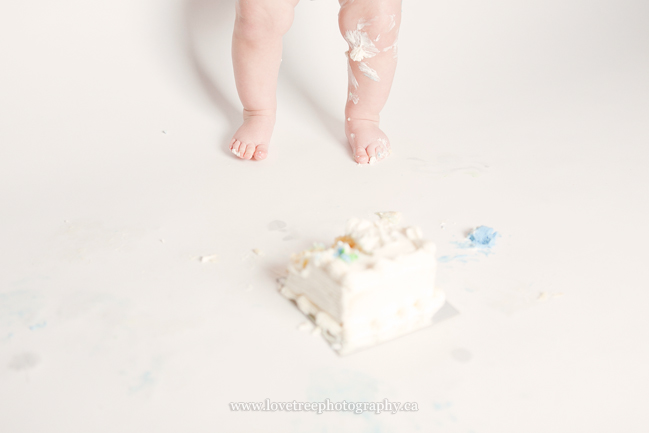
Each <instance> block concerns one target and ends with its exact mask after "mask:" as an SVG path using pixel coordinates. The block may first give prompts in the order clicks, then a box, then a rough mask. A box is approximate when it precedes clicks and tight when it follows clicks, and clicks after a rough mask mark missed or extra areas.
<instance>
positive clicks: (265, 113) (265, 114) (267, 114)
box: [243, 108, 277, 122]
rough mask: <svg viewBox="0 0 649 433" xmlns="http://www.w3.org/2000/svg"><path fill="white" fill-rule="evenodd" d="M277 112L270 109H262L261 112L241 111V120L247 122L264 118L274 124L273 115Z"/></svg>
mask: <svg viewBox="0 0 649 433" xmlns="http://www.w3.org/2000/svg"><path fill="white" fill-rule="evenodd" d="M276 112H277V110H275V109H274V108H272V109H263V110H246V109H245V108H244V109H243V120H248V119H251V118H264V119H269V120H272V121H273V122H275V115H276Z"/></svg>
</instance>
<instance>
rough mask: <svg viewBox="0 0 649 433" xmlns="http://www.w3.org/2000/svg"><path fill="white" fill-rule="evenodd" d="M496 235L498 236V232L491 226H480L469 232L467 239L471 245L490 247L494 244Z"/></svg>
mask: <svg viewBox="0 0 649 433" xmlns="http://www.w3.org/2000/svg"><path fill="white" fill-rule="evenodd" d="M498 236H500V234H499V233H498V232H497V231H496V230H494V229H492V228H491V227H487V226H480V227H478V228H477V229H475V230H473V232H471V234H469V240H470V241H471V244H472V245H471V246H474V247H477V248H491V247H493V246H494V245H495V243H496V238H497V237H498Z"/></svg>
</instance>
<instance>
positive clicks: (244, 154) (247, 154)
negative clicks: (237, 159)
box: [239, 144, 255, 159]
mask: <svg viewBox="0 0 649 433" xmlns="http://www.w3.org/2000/svg"><path fill="white" fill-rule="evenodd" d="M253 153H255V145H254V144H248V145H247V146H246V148H245V150H241V149H239V154H240V155H241V158H243V159H250V158H252V154H253Z"/></svg>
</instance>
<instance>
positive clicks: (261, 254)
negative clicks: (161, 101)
mask: <svg viewBox="0 0 649 433" xmlns="http://www.w3.org/2000/svg"><path fill="white" fill-rule="evenodd" d="M252 252H253V253H255V254H256V255H258V256H263V255H264V252H263V251H262V250H260V249H259V248H254V249H253V250H252Z"/></svg>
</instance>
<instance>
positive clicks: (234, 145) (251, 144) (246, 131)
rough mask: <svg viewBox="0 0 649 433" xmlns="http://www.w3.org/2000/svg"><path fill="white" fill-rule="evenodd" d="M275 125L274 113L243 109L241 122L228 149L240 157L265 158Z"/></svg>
mask: <svg viewBox="0 0 649 433" xmlns="http://www.w3.org/2000/svg"><path fill="white" fill-rule="evenodd" d="M274 126H275V114H249V113H247V112H246V111H245V110H244V113H243V124H242V125H241V126H240V127H239V129H238V130H237V132H236V133H235V134H234V137H232V141H231V142H230V150H231V151H232V153H234V154H235V155H237V156H238V157H239V158H241V159H256V160H261V159H265V158H266V157H267V156H268V144H269V143H270V137H271V135H272V134H273V127H274Z"/></svg>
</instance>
